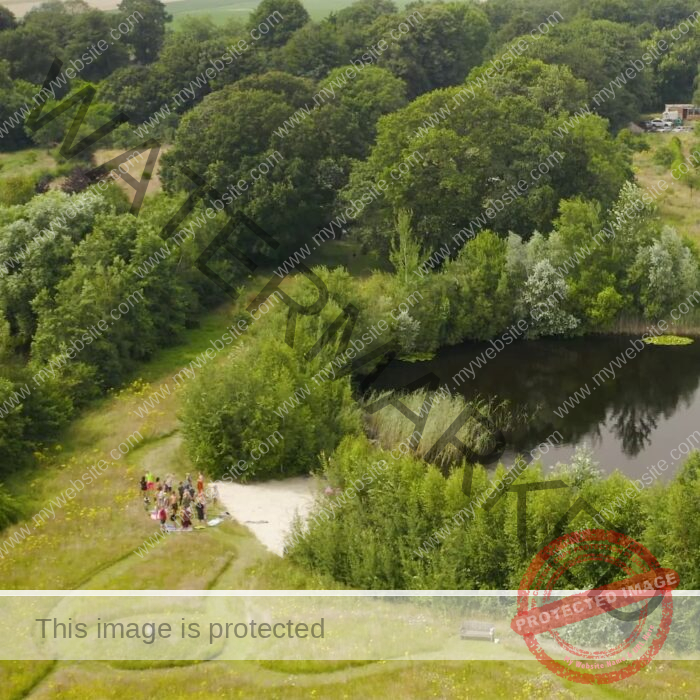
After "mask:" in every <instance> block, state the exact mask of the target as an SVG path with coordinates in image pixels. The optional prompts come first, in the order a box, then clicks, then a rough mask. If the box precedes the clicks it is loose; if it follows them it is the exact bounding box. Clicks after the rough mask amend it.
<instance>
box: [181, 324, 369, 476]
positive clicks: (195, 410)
mask: <svg viewBox="0 0 700 700" xmlns="http://www.w3.org/2000/svg"><path fill="white" fill-rule="evenodd" d="M295 392H296V393H295ZM290 397H291V398H290ZM285 402H287V404H285ZM295 403H297V404H298V405H296V407H295V405H294V404H295ZM183 421H184V425H185V436H186V439H187V443H188V447H189V451H190V454H191V456H192V458H193V459H194V461H195V462H197V463H198V464H200V465H201V466H202V467H203V468H204V469H206V470H207V471H208V472H209V473H210V474H211V475H212V476H213V477H215V478H223V479H224V480H225V481H231V480H232V479H236V480H238V479H240V480H241V481H247V480H249V479H251V478H253V477H255V478H260V477H263V478H265V477H267V478H269V477H281V476H290V475H293V474H304V473H308V472H309V471H311V470H312V469H313V467H314V466H315V465H316V464H317V455H318V454H319V453H320V452H321V451H322V450H327V451H332V450H333V449H334V448H335V446H336V445H337V443H338V441H339V440H340V438H341V436H342V435H343V434H345V433H348V432H353V431H356V430H358V429H359V420H358V414H357V409H356V407H355V404H354V402H353V400H352V397H351V393H350V382H349V379H348V378H345V379H343V380H338V381H335V382H325V383H322V384H320V385H319V386H316V385H314V384H313V383H309V382H308V378H307V377H305V376H304V375H303V374H302V373H301V372H300V371H299V370H298V367H297V359H296V357H295V353H294V351H293V350H292V349H291V348H289V347H287V346H286V345H282V344H280V343H278V342H277V341H276V340H272V339H268V338H261V339H259V340H258V342H257V344H256V345H255V346H254V347H250V348H248V349H246V350H244V351H243V352H242V353H241V354H238V355H236V356H233V355H231V356H229V357H228V358H227V360H226V361H225V362H224V363H222V364H220V365H218V366H213V367H211V368H210V369H209V370H208V371H206V372H203V373H202V375H201V376H200V377H199V378H198V379H197V380H196V381H195V382H194V383H193V385H192V386H191V387H190V388H189V389H188V390H187V393H186V395H185V402H184V410H183ZM253 450H255V452H253ZM256 456H257V458H256Z"/></svg>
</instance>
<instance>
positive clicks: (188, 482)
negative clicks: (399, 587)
mask: <svg viewBox="0 0 700 700" xmlns="http://www.w3.org/2000/svg"><path fill="white" fill-rule="evenodd" d="M185 488H186V489H187V490H188V491H190V490H191V489H192V477H191V476H190V475H189V474H188V475H187V476H186V477H185Z"/></svg>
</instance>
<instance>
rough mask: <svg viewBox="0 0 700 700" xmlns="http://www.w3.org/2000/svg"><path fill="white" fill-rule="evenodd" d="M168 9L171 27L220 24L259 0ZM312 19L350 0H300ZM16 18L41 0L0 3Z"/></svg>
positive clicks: (184, 0)
mask: <svg viewBox="0 0 700 700" xmlns="http://www.w3.org/2000/svg"><path fill="white" fill-rule="evenodd" d="M119 1H120V0H88V5H91V6H92V7H96V8H98V9H100V10H115V9H116V8H117V5H119ZM164 2H165V4H166V5H167V6H168V12H170V14H171V15H172V16H173V22H172V25H171V26H174V27H177V25H178V23H179V22H180V21H182V18H184V17H187V16H188V15H209V16H210V17H211V18H212V19H213V20H214V21H215V22H216V23H217V24H223V23H224V22H226V20H228V19H229V18H230V17H235V16H237V15H240V16H241V17H243V18H246V17H247V15H248V13H249V12H250V11H251V10H252V9H254V8H255V7H257V6H258V2H259V0H164ZM302 2H303V4H304V7H305V8H306V10H307V11H308V13H309V14H310V15H311V17H312V19H315V20H319V19H322V18H323V17H327V16H328V15H329V14H330V13H331V12H333V11H335V10H340V9H342V8H343V7H347V6H348V5H351V4H352V2H353V0H302ZM406 2H407V0H398V2H397V5H399V6H402V5H405V4H406ZM3 4H4V5H5V6H6V7H8V8H9V9H10V10H12V12H14V13H15V15H16V16H17V17H22V16H23V15H25V14H26V13H27V12H29V10H31V9H32V8H33V7H37V6H38V5H40V4H41V0H5V2H4V3H3Z"/></svg>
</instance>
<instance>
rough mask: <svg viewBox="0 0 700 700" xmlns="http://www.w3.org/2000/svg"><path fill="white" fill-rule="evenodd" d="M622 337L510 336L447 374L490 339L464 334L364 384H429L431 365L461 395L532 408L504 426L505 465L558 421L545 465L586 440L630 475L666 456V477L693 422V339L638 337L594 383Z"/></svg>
mask: <svg viewBox="0 0 700 700" xmlns="http://www.w3.org/2000/svg"><path fill="white" fill-rule="evenodd" d="M631 341H632V338H628V337H619V336H616V337H609V338H608V337H606V338H601V337H593V338H586V339H578V340H568V341H560V340H557V341H555V340H540V341H530V342H519V343H513V344H512V345H509V346H506V347H505V349H504V350H503V351H501V352H500V353H498V354H497V355H496V357H495V358H494V359H489V360H487V362H486V364H485V365H483V366H482V367H481V368H480V369H479V368H475V365H474V364H472V365H471V368H472V369H473V370H474V378H473V379H472V378H471V373H470V375H469V376H468V377H466V378H465V380H464V381H463V382H461V381H459V380H458V381H457V382H456V383H455V381H453V377H454V376H455V375H457V374H458V373H459V372H460V371H461V370H462V369H463V368H465V367H469V366H470V362H473V361H474V360H475V358H476V357H478V356H479V355H480V354H481V353H482V352H483V351H484V350H485V349H486V348H489V347H491V346H490V345H489V344H488V343H469V344H465V345H460V346H455V347H451V348H445V349H443V350H441V351H440V352H439V353H438V354H437V356H436V357H434V358H433V359H432V360H430V361H427V362H413V363H409V362H392V363H390V364H389V365H388V366H387V367H386V369H385V370H384V371H383V372H381V373H380V374H379V375H378V376H377V377H376V378H375V380H374V381H373V383H372V388H373V389H399V388H401V387H404V386H406V385H407V384H410V383H412V382H418V383H419V384H424V385H426V386H429V385H430V387H431V388H436V386H435V385H436V383H437V382H435V381H432V382H428V381H425V380H423V381H422V382H421V381H420V380H421V378H422V377H424V375H426V374H427V373H429V372H432V373H433V374H435V375H437V377H438V378H439V380H440V381H439V383H440V385H445V384H446V385H447V386H448V387H449V388H450V390H452V391H453V393H461V394H462V395H463V396H465V397H466V398H472V397H474V396H475V395H481V396H483V397H492V396H496V397H499V398H503V399H509V400H510V401H511V402H513V403H514V404H518V405H523V406H527V407H528V408H529V409H530V410H531V411H533V412H534V416H533V421H532V423H531V424H530V425H528V426H527V427H523V428H521V429H517V430H515V431H513V432H511V433H507V434H506V440H507V443H508V448H507V450H506V452H505V454H504V455H503V456H502V457H501V461H503V462H504V463H505V464H507V465H510V464H512V460H513V458H514V457H515V455H516V454H517V453H519V452H521V453H525V452H529V451H530V450H532V449H534V448H535V447H536V446H537V445H539V444H540V443H541V442H543V441H544V440H546V439H547V437H548V436H550V435H552V433H553V432H554V431H557V430H558V431H559V433H560V434H561V435H562V437H563V440H561V441H560V443H561V444H560V445H558V446H556V447H552V448H551V449H550V451H549V454H547V455H545V456H543V457H542V461H543V463H544V464H546V465H552V464H555V463H556V462H567V461H569V459H570V458H571V456H572V454H573V452H574V449H575V448H576V446H577V445H582V444H584V443H585V444H587V445H588V447H589V448H590V449H591V450H592V452H593V454H594V458H595V459H596V460H597V461H598V462H599V463H600V467H601V469H603V470H605V471H606V472H611V471H613V470H614V469H620V470H621V471H623V472H624V473H626V474H627V475H629V476H631V477H638V476H640V475H641V474H642V473H643V472H645V471H646V470H647V469H648V468H649V467H650V466H651V465H655V464H657V463H658V461H659V460H661V459H665V460H666V461H667V463H668V464H671V465H672V466H671V467H669V468H668V470H667V471H666V472H665V474H664V476H670V475H671V474H672V473H673V472H674V471H675V470H676V469H677V468H678V466H679V465H680V464H681V463H682V462H683V460H684V457H683V456H682V455H680V454H679V452H678V451H677V450H676V448H677V447H678V446H679V445H680V443H683V442H684V441H687V438H688V436H690V435H692V434H693V432H694V431H696V430H700V391H699V390H698V385H699V384H700V342H698V341H696V342H695V343H694V344H692V345H688V346H681V347H656V346H646V347H645V348H644V349H643V350H642V351H641V352H640V353H638V354H637V356H636V357H634V358H633V359H630V360H627V364H626V365H623V366H622V367H621V368H620V369H618V368H617V367H614V366H613V369H614V372H615V377H614V378H612V377H610V378H609V379H607V381H605V380H604V379H603V377H601V378H600V380H599V384H598V385H596V381H595V380H594V379H593V377H594V375H597V374H598V373H599V372H600V371H601V369H602V368H604V367H608V366H609V363H610V362H611V361H612V360H614V359H615V358H616V357H618V356H619V355H620V354H621V353H624V351H625V350H626V349H627V348H629V347H630V343H631ZM463 376H466V375H463ZM585 384H588V386H589V388H590V389H591V394H590V396H589V397H588V398H585V399H584V400H582V401H581V402H580V403H579V404H578V405H576V406H574V407H573V408H571V409H570V410H569V412H568V414H563V415H562V417H561V418H560V417H558V416H557V415H556V414H555V413H554V410H555V409H559V408H560V406H561V405H562V404H563V402H564V401H566V400H567V399H568V398H569V397H570V396H571V395H572V394H573V393H574V392H575V391H578V390H580V388H581V387H582V386H583V385H585ZM383 410H393V409H383ZM557 439H558V438H557ZM682 449H684V448H682ZM672 450H674V451H675V456H676V457H678V459H674V457H673V456H671V454H670V453H671V451H672Z"/></svg>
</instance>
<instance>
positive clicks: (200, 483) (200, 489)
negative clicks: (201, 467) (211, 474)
mask: <svg viewBox="0 0 700 700" xmlns="http://www.w3.org/2000/svg"><path fill="white" fill-rule="evenodd" d="M197 493H198V494H200V495H201V494H202V493H204V474H202V472H199V476H198V477H197Z"/></svg>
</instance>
